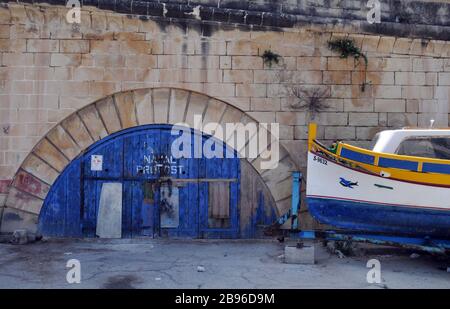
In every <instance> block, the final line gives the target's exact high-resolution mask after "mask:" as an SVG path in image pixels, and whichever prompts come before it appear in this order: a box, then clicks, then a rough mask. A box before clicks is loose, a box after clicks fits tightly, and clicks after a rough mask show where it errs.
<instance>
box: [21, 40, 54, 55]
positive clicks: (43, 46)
mask: <svg viewBox="0 0 450 309" xmlns="http://www.w3.org/2000/svg"><path fill="white" fill-rule="evenodd" d="M58 51H59V41H58V40H46V39H29V40H27V52H29V53H57V52H58Z"/></svg>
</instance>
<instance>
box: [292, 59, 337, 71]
mask: <svg viewBox="0 0 450 309" xmlns="http://www.w3.org/2000/svg"><path fill="white" fill-rule="evenodd" d="M330 59H332V58H330ZM333 59H334V58H333ZM326 69H327V58H326V57H297V70H299V71H316V70H317V71H319V70H320V71H323V70H326Z"/></svg>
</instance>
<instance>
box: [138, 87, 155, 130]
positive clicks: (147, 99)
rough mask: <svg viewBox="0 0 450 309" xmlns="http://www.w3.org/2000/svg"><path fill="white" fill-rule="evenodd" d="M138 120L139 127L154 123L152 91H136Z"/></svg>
mask: <svg viewBox="0 0 450 309" xmlns="http://www.w3.org/2000/svg"><path fill="white" fill-rule="evenodd" d="M133 97H134V104H136V119H137V123H138V124H139V125H144V124H150V123H153V103H152V91H151V90H150V89H139V90H135V91H134V94H133Z"/></svg>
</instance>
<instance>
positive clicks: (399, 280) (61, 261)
mask: <svg viewBox="0 0 450 309" xmlns="http://www.w3.org/2000/svg"><path fill="white" fill-rule="evenodd" d="M283 248H284V244H279V243H278V242H272V241H185V240H184V241H177V240H170V241H169V240H166V241H164V240H115V241H111V240H109V241H98V240H97V241H75V240H58V241H47V242H40V243H35V244H29V245H23V246H19V245H9V244H0V288H450V273H447V272H446V271H445V270H443V269H442V268H443V266H446V265H447V264H445V263H447V262H445V261H441V260H438V259H436V258H433V257H431V256H428V255H420V256H419V257H418V258H414V259H412V258H410V254H411V252H405V251H401V250H393V249H389V248H381V249H380V248H377V249H373V248H368V249H367V250H366V249H364V250H362V251H360V253H359V254H358V255H357V256H354V257H346V258H341V259H340V258H338V257H337V256H336V255H335V254H331V253H329V252H328V251H327V250H326V249H325V248H323V247H321V246H319V249H318V263H317V264H316V265H292V264H284V263H282V258H281V257H280V255H282V254H283ZM361 252H365V253H364V254H361ZM371 258H377V259H378V260H380V262H381V272H382V280H383V282H382V283H381V284H368V283H367V281H366V274H367V271H368V269H367V268H366V263H367V261H368V260H369V259H371ZM69 259H78V260H79V261H80V262H81V283H80V284H68V283H67V282H66V273H67V271H68V268H66V263H67V261H68V260H69ZM198 266H202V267H204V271H203V272H199V271H198V269H197V268H198Z"/></svg>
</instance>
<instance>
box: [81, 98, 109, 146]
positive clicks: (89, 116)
mask: <svg viewBox="0 0 450 309" xmlns="http://www.w3.org/2000/svg"><path fill="white" fill-rule="evenodd" d="M78 115H79V116H80V118H81V120H82V121H83V123H84V124H85V126H86V128H87V129H88V131H89V134H90V136H91V137H92V138H93V139H94V140H95V141H98V140H100V139H102V138H104V137H106V136H108V131H106V128H105V126H104V125H103V121H102V119H101V118H100V115H99V113H98V111H97V109H96V108H95V106H94V105H89V106H86V107H85V108H83V109H82V110H80V111H79V112H78Z"/></svg>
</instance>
